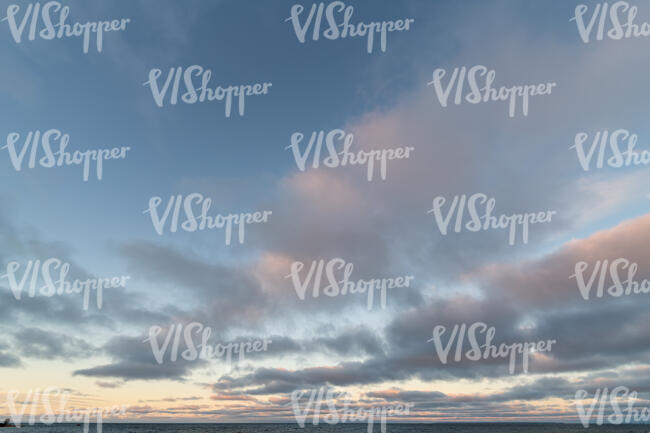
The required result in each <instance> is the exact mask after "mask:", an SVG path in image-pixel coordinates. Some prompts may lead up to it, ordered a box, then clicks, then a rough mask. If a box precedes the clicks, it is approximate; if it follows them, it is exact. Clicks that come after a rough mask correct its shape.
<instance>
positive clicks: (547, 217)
mask: <svg viewBox="0 0 650 433" xmlns="http://www.w3.org/2000/svg"><path fill="white" fill-rule="evenodd" d="M446 202H447V199H446V198H445V197H443V196H438V197H435V198H434V199H433V207H432V208H431V209H430V210H429V211H427V214H430V213H433V216H434V218H435V221H436V225H437V226H438V230H440V234H442V235H443V236H444V235H446V234H447V232H448V230H449V224H450V223H451V219H452V217H453V216H454V212H455V213H456V219H455V224H454V226H453V231H454V232H456V233H460V232H461V231H462V230H463V229H465V230H468V231H470V232H479V231H481V230H483V231H485V230H490V229H492V230H497V229H508V234H509V236H508V245H511V246H512V245H514V244H515V242H516V238H517V229H518V228H521V240H522V242H523V243H524V244H527V243H528V231H529V226H530V225H532V224H542V223H550V222H551V218H552V216H553V215H554V214H556V213H557V212H556V211H550V210H549V211H545V212H538V213H532V212H531V213H524V214H512V215H507V214H501V215H499V216H498V217H497V216H494V215H492V211H493V210H494V208H495V206H496V199H494V198H492V197H490V198H488V196H487V195H485V194H483V193H476V194H472V195H471V196H469V198H468V197H467V196H466V195H465V194H463V195H461V196H458V195H456V196H454V199H453V201H452V202H451V205H450V206H449V210H448V211H447V216H444V215H443V212H442V208H443V206H444V205H445V203H446ZM479 207H480V208H482V215H480V214H479V213H480V211H479V209H478V208H479ZM466 208H467V212H468V213H469V218H470V221H467V222H465V224H464V225H463V221H465V209H466Z"/></svg>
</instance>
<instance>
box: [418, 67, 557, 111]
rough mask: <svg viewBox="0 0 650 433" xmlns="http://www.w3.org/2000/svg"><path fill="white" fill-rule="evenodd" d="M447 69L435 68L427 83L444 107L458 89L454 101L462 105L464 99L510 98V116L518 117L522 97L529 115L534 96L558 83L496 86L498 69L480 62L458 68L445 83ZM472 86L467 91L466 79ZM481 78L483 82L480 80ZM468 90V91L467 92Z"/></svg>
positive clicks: (492, 100) (477, 101)
mask: <svg viewBox="0 0 650 433" xmlns="http://www.w3.org/2000/svg"><path fill="white" fill-rule="evenodd" d="M446 75H447V71H446V70H445V69H443V68H438V69H435V70H434V71H433V78H432V80H431V81H429V82H428V83H427V86H431V85H433V90H434V91H435V94H436V96H437V98H438V101H439V102H440V105H441V106H442V107H447V104H448V102H449V96H450V95H451V92H452V91H453V90H454V87H455V88H456V91H455V92H454V97H453V98H454V99H453V103H454V104H456V105H460V104H462V103H463V102H468V103H470V104H480V103H485V102H498V101H508V117H515V115H516V114H517V104H518V101H520V103H521V113H522V114H523V115H524V116H528V104H529V100H530V98H531V97H532V96H544V95H550V94H551V92H552V91H553V87H555V86H556V85H557V84H556V83H540V84H529V85H523V86H516V85H515V86H510V87H508V86H501V87H499V88H496V87H492V85H493V83H494V80H495V78H496V71H495V70H494V69H488V68H487V67H486V66H483V65H476V66H472V67H471V68H468V67H466V66H462V67H460V68H458V67H456V68H454V71H453V73H452V74H451V77H450V78H449V81H448V84H447V85H446V86H443V84H442V79H443V78H444V77H445V76H446ZM466 81H467V85H468V86H469V92H465V82H466ZM479 81H480V82H482V86H481V84H479ZM463 92H465V93H463Z"/></svg>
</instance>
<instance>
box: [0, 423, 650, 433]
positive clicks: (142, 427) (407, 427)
mask: <svg viewBox="0 0 650 433" xmlns="http://www.w3.org/2000/svg"><path fill="white" fill-rule="evenodd" d="M0 431H2V432H7V433H9V432H14V431H15V432H20V433H31V432H38V433H45V432H52V433H68V432H70V433H73V432H74V433H77V432H78V433H81V432H83V427H78V426H76V425H74V424H57V425H37V426H23V427H22V428H21V429H20V430H18V429H7V430H4V429H3V430H0ZM367 431H368V427H367V425H366V424H349V423H345V424H337V425H334V426H331V425H318V426H313V425H311V426H309V425H305V428H302V429H301V428H300V427H298V425H297V424H108V423H107V424H104V425H103V432H105V433H159V432H167V433H172V432H178V433H212V432H215V433H216V432H222V433H258V432H259V433H264V432H268V433H283V432H303V433H312V432H320V433H348V432H350V433H352V432H355V433H365V432H367ZM90 432H96V429H95V426H94V425H91V426H90ZM373 432H374V433H379V432H381V429H380V427H379V425H375V426H374V428H373ZM387 432H389V433H419V432H425V433H486V432H487V433H553V432H559V433H647V432H650V425H607V426H590V427H589V428H588V429H585V428H584V427H582V425H580V424H514V423H510V424H388V425H387Z"/></svg>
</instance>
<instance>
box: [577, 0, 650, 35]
mask: <svg viewBox="0 0 650 433" xmlns="http://www.w3.org/2000/svg"><path fill="white" fill-rule="evenodd" d="M593 6H594V7H593V10H592V11H591V13H590V14H588V11H589V6H588V5H585V4H580V5H578V6H576V9H575V14H574V16H573V18H571V19H570V20H569V21H575V22H576V26H577V28H578V33H579V34H580V38H581V39H582V42H584V43H585V44H588V43H589V42H591V40H592V37H593V36H594V31H595V32H596V33H595V36H596V40H597V41H602V40H603V39H604V38H606V37H607V38H609V39H612V40H615V41H616V40H621V39H629V38H640V37H644V38H645V37H648V36H650V24H648V23H647V22H643V23H641V25H639V24H635V23H634V21H635V20H636V16H637V14H638V13H639V8H638V7H636V6H631V5H630V3H628V2H626V1H617V2H614V3H612V4H611V6H610V5H609V3H607V2H605V3H597V4H595V5H593ZM585 18H587V20H585ZM596 23H598V24H596ZM608 29H609V30H608ZM605 31H607V33H605Z"/></svg>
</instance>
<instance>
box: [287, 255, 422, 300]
mask: <svg viewBox="0 0 650 433" xmlns="http://www.w3.org/2000/svg"><path fill="white" fill-rule="evenodd" d="M304 267H305V264H304V263H303V262H293V263H292V264H291V273H290V274H289V275H286V276H285V278H291V281H292V282H293V286H294V288H295V290H296V294H297V295H298V297H299V298H300V299H301V300H303V301H304V300H305V295H306V293H307V288H308V286H309V285H310V284H311V285H312V295H313V297H314V298H318V297H319V296H320V291H321V284H322V280H323V273H324V274H325V275H324V276H325V278H326V280H327V282H328V283H329V284H328V285H327V286H325V287H324V288H323V294H324V295H326V296H329V297H334V296H345V295H347V294H356V293H367V298H368V310H372V308H373V304H374V298H375V290H378V291H379V297H380V301H379V304H380V306H381V308H382V309H385V308H386V298H387V296H388V295H387V289H393V288H403V287H409V284H410V282H411V280H412V279H413V278H414V277H413V276H403V277H396V278H376V279H371V280H357V281H353V280H351V276H352V271H353V270H354V264H352V263H348V262H346V261H345V260H343V259H341V258H334V259H331V260H329V261H327V263H326V262H325V260H318V261H316V260H314V261H312V263H311V265H310V267H309V271H308V272H307V275H306V276H305V279H304V280H303V281H301V277H300V272H301V271H302V269H303V268H304ZM337 274H339V275H338V276H337Z"/></svg>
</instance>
